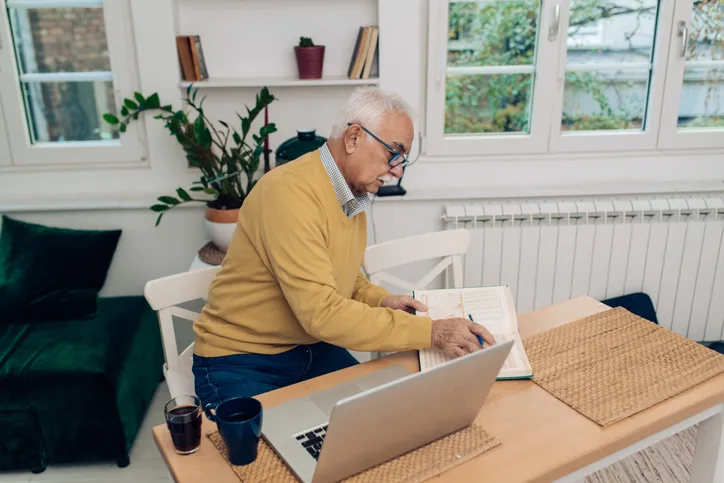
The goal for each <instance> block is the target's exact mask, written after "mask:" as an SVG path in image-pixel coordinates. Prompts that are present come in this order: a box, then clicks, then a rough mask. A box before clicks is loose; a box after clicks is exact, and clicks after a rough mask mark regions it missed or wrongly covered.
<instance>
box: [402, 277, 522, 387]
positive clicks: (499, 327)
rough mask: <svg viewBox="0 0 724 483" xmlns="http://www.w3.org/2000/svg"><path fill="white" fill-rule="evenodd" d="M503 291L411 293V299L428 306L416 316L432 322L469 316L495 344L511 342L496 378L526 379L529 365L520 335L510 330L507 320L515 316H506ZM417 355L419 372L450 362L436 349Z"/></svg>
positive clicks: (484, 289) (432, 291)
mask: <svg viewBox="0 0 724 483" xmlns="http://www.w3.org/2000/svg"><path fill="white" fill-rule="evenodd" d="M505 290H506V288H505V287H483V288H471V289H458V290H456V289H447V290H429V291H420V292H415V298H416V299H417V300H420V301H421V302H423V303H424V304H426V305H427V307H428V311H427V313H421V312H418V314H419V315H427V316H428V317H430V318H432V319H433V320H436V319H447V318H453V317H460V318H468V314H470V315H472V317H473V319H474V321H475V323H478V324H480V325H482V326H484V327H485V328H486V329H488V331H489V332H490V333H492V334H493V337H495V340H496V342H498V343H501V342H506V341H508V340H511V339H514V340H515V344H514V345H513V347H512V348H511V350H510V355H509V356H508V358H507V359H506V360H505V363H504V364H503V367H502V369H501V371H500V374H499V376H498V377H499V378H507V377H510V378H517V377H529V376H530V375H531V374H532V370H531V367H530V362H529V361H528V357H527V356H526V354H525V348H524V346H523V343H522V340H521V339H520V335H519V334H518V333H517V332H515V331H514V330H513V329H512V324H511V323H510V317H515V314H508V310H507V308H506V307H507V304H506V299H505V298H506V297H507V294H506V292H505ZM419 353H420V369H421V370H423V371H424V370H427V369H429V368H432V367H435V366H436V365H438V364H442V363H444V362H447V361H450V360H452V359H454V357H453V356H448V355H447V354H445V353H444V352H442V351H441V350H438V349H423V350H421V351H419Z"/></svg>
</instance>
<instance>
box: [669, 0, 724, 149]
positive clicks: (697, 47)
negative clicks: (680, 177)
mask: <svg viewBox="0 0 724 483" xmlns="http://www.w3.org/2000/svg"><path fill="white" fill-rule="evenodd" d="M675 21H676V24H675V25H674V28H675V30H676V32H675V37H674V39H673V41H672V42H671V48H670V50H669V63H670V65H671V68H670V73H669V77H670V78H671V80H670V81H667V86H666V94H665V103H666V104H665V105H666V108H665V109H664V121H663V123H662V135H661V138H660V144H661V146H662V147H663V148H681V147H687V146H699V147H710V148H712V147H724V0H701V1H695V2H693V4H692V3H691V2H677V4H676V14H675Z"/></svg>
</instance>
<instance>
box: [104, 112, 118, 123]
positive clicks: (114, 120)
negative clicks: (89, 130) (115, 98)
mask: <svg viewBox="0 0 724 483" xmlns="http://www.w3.org/2000/svg"><path fill="white" fill-rule="evenodd" d="M103 120H104V121H106V122H107V123H108V124H118V123H119V122H120V121H119V120H118V118H117V117H116V116H114V115H113V114H103Z"/></svg>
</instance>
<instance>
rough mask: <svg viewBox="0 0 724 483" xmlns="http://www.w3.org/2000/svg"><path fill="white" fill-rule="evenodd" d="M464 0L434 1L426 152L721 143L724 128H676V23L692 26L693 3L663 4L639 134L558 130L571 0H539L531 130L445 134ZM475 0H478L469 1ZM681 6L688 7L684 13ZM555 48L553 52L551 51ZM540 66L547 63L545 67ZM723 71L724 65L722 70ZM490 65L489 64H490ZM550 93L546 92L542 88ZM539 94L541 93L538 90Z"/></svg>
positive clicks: (679, 65) (593, 150)
mask: <svg viewBox="0 0 724 483" xmlns="http://www.w3.org/2000/svg"><path fill="white" fill-rule="evenodd" d="M455 1H465V0H442V1H436V0H429V3H428V12H429V15H428V20H429V22H428V23H429V24H428V29H429V36H428V39H429V40H428V45H427V64H428V66H427V88H426V91H427V92H426V110H425V112H426V120H425V128H426V129H425V131H426V133H425V134H426V136H425V154H426V155H427V156H431V157H438V156H482V157H486V156H488V155H516V156H517V155H520V156H525V155H532V154H546V155H552V156H555V155H556V154H566V153H568V154H575V153H589V154H591V155H594V154H597V153H620V154H621V155H629V154H632V153H657V152H659V153H660V152H662V150H667V152H669V151H668V150H672V151H673V150H686V151H687V152H688V151H690V150H691V149H697V150H707V149H708V150H711V149H718V148H722V147H724V129H722V128H718V129H717V128H715V129H711V130H709V131H704V130H701V131H693V130H692V131H691V132H688V131H679V130H678V129H677V127H676V120H677V118H678V107H679V97H680V93H681V89H682V86H683V83H682V81H683V75H684V62H683V59H682V58H680V57H678V58H677V56H674V54H675V53H676V49H677V46H679V45H680V38H679V37H677V35H676V26H677V22H678V21H679V20H681V19H682V18H685V19H686V22H687V25H689V24H690V18H691V9H692V6H693V0H675V1H674V2H668V1H666V0H659V1H658V12H657V18H656V22H657V25H656V30H655V40H654V47H653V48H654V52H653V55H652V59H651V82H650V86H649V89H648V92H647V95H648V101H647V103H646V125H645V126H644V128H643V130H641V131H633V130H632V131H623V130H622V131H606V130H597V131H580V132H571V131H569V132H567V133H565V135H564V134H562V133H561V131H560V123H561V118H562V114H563V101H564V86H565V73H566V68H567V53H568V26H569V19H570V16H569V13H570V3H571V1H570V0H557V1H556V0H541V4H542V7H541V14H540V22H539V23H540V26H539V30H538V41H537V45H536V50H537V52H536V68H535V75H536V79H535V83H534V87H533V89H534V90H533V101H532V108H533V116H532V117H531V126H530V128H531V134H530V135H529V136H521V135H515V134H512V133H511V134H510V135H472V134H471V135H470V136H469V137H461V138H457V139H453V138H446V135H445V134H444V122H445V83H444V80H445V72H446V67H447V66H446V64H447V31H448V12H449V4H450V3H453V2H455ZM468 1H475V0H468ZM556 5H558V6H559V8H560V21H559V31H558V36H557V37H556V38H555V40H553V41H550V40H549V39H548V38H547V37H548V32H549V29H550V27H551V25H553V23H554V22H553V17H554V14H553V12H554V9H555V6H556ZM682 9H683V12H682ZM551 48H553V50H555V52H554V53H551V52H550V49H551ZM541 63H544V64H547V65H541ZM722 68H724V67H722ZM488 70H491V69H488ZM545 92H550V93H551V94H552V95H549V96H546V95H545V94H544V95H541V94H540V93H545ZM536 93H538V95H536Z"/></svg>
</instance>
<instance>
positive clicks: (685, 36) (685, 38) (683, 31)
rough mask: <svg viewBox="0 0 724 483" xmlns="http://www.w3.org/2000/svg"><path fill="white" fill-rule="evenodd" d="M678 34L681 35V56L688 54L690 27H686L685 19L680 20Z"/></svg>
mask: <svg viewBox="0 0 724 483" xmlns="http://www.w3.org/2000/svg"><path fill="white" fill-rule="evenodd" d="M676 35H677V36H678V37H681V56H682V57H685V56H686V44H687V43H688V42H689V29H688V28H686V22H684V21H683V20H682V21H681V22H679V25H678V27H677V29H676Z"/></svg>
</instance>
